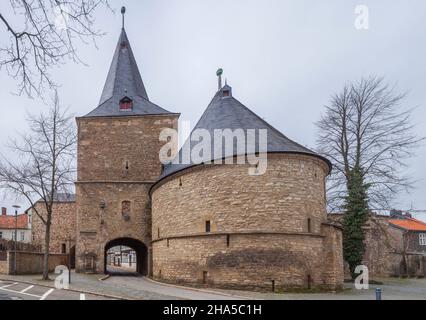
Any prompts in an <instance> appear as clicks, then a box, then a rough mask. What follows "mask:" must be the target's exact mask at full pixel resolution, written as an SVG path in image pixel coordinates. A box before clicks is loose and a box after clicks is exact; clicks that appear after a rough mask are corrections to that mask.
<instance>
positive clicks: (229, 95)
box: [222, 84, 232, 99]
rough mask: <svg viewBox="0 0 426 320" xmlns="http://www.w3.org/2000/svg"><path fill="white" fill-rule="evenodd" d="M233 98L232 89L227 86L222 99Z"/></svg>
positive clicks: (223, 90)
mask: <svg viewBox="0 0 426 320" xmlns="http://www.w3.org/2000/svg"><path fill="white" fill-rule="evenodd" d="M230 97H232V88H231V87H230V86H228V85H227V84H226V85H225V86H224V87H223V88H222V99H226V98H230Z"/></svg>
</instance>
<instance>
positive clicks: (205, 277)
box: [203, 271, 209, 284]
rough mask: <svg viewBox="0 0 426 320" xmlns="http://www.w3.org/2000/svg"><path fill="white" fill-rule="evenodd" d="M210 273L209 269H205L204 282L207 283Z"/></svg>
mask: <svg viewBox="0 0 426 320" xmlns="http://www.w3.org/2000/svg"><path fill="white" fill-rule="evenodd" d="M208 276H209V273H208V272H207V271H203V284H206V283H207V280H208Z"/></svg>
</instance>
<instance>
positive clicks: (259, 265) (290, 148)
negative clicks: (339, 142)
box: [150, 85, 343, 290]
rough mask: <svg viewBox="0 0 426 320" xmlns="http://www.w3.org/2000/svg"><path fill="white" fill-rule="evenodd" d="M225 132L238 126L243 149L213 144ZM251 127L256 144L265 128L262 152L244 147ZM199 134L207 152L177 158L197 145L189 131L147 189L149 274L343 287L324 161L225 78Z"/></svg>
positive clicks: (229, 284)
mask: <svg viewBox="0 0 426 320" xmlns="http://www.w3.org/2000/svg"><path fill="white" fill-rule="evenodd" d="M222 129H228V133H229V132H233V133H235V134H236V133H237V132H239V133H241V130H242V132H244V133H245V137H246V142H247V143H246V144H245V145H246V148H245V149H241V148H240V147H238V146H237V145H236V144H238V142H235V140H233V142H232V144H233V147H234V148H226V147H224V148H220V150H219V151H220V152H219V153H218V152H217V148H216V150H213V149H214V147H216V146H217V141H214V138H213V137H216V139H217V137H218V136H217V132H218V130H222ZM229 129H230V130H229ZM197 130H198V131H197ZM200 130H201V131H200ZM253 130H255V131H256V134H255V136H256V137H257V140H258V141H261V140H262V139H261V131H263V132H264V133H266V137H267V142H266V146H265V147H264V149H263V150H261V148H260V147H257V146H254V147H253V146H249V143H248V136H249V135H250V132H251V131H253ZM196 132H198V134H196V136H199V132H204V133H207V132H208V133H210V136H211V137H212V141H211V146H212V150H211V152H210V151H209V152H206V151H205V150H203V151H202V161H197V162H194V161H192V162H189V163H181V162H182V159H183V158H185V157H184V155H183V153H184V152H185V150H187V151H188V150H190V151H191V150H194V148H199V147H197V145H195V144H194V140H197V139H194V137H193V135H191V137H192V138H193V139H192V140H191V137H190V139H188V141H187V142H186V143H185V144H184V146H183V147H182V149H181V151H180V153H179V155H178V157H179V160H180V161H179V162H180V163H179V164H177V163H176V161H175V164H171V165H168V166H165V168H164V171H163V174H162V175H161V177H160V179H159V180H158V181H157V182H156V183H155V184H154V185H153V187H152V188H151V191H150V192H151V197H152V239H153V241H152V248H153V276H154V278H156V279H158V280H160V281H164V282H171V283H186V284H193V285H203V284H204V285H208V286H216V287H225V288H244V289H250V288H260V289H268V290H271V289H272V290H275V289H279V288H283V289H287V288H296V287H297V288H314V287H321V288H328V289H336V288H340V287H341V286H342V284H343V257H342V235H341V230H340V229H338V228H336V227H335V226H333V225H331V224H329V223H328V222H327V215H326V198H325V178H326V176H327V175H328V174H329V172H330V170H331V165H330V162H329V161H328V160H327V159H325V158H323V157H321V156H319V155H317V154H316V153H314V152H312V151H311V150H308V149H306V148H305V147H303V146H301V145H299V144H297V143H295V142H294V141H291V140H290V139H288V138H287V137H285V136H284V135H283V134H281V133H280V132H279V131H277V130H276V129H274V128H273V127H271V126H270V125H269V124H267V123H266V122H265V121H264V120H262V119H261V118H259V117H258V116H257V115H256V114H254V113H253V112H252V111H250V110H249V109H248V108H246V107H245V106H244V105H242V104H241V103H240V102H239V101H238V100H236V99H235V98H234V97H233V95H232V88H231V87H229V86H228V85H225V86H224V87H223V88H221V89H220V90H219V91H218V92H217V93H216V95H215V97H214V98H213V100H212V102H211V103H210V104H209V106H208V108H207V109H206V111H205V112H204V114H203V116H202V117H201V119H200V120H199V122H198V124H197V126H196V127H195V128H194V131H193V133H196ZM215 134H216V136H215ZM220 139H222V137H220ZM215 143H216V144H215ZM197 150H198V149H197ZM249 150H252V154H251V156H259V157H260V153H262V152H265V153H266V160H267V163H266V167H265V168H263V170H262V168H261V165H259V164H255V165H254V164H253V163H252V162H250V161H247V160H248V157H249V156H250V151H249ZM197 153H198V151H197ZM238 156H240V157H241V156H242V158H241V159H243V160H246V161H242V162H241V161H238ZM224 159H226V160H224ZM241 159H240V160H241ZM191 160H192V159H191ZM210 160H213V161H210ZM218 160H224V161H220V162H222V164H218V162H219V161H218ZM247 162H249V163H247ZM231 163H232V164H231ZM260 171H261V172H260ZM253 173H254V174H253Z"/></svg>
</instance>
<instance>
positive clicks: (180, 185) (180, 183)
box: [179, 178, 182, 187]
mask: <svg viewBox="0 0 426 320" xmlns="http://www.w3.org/2000/svg"><path fill="white" fill-rule="evenodd" d="M179 187H182V178H179Z"/></svg>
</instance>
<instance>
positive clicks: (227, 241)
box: [226, 234, 231, 247]
mask: <svg viewBox="0 0 426 320" xmlns="http://www.w3.org/2000/svg"><path fill="white" fill-rule="evenodd" d="M230 242H231V236H230V235H229V234H227V235H226V246H227V247H229V244H230Z"/></svg>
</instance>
